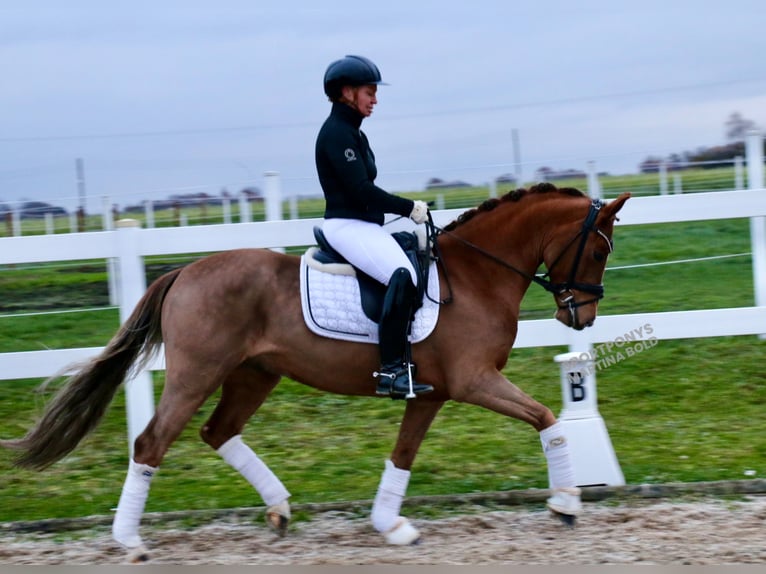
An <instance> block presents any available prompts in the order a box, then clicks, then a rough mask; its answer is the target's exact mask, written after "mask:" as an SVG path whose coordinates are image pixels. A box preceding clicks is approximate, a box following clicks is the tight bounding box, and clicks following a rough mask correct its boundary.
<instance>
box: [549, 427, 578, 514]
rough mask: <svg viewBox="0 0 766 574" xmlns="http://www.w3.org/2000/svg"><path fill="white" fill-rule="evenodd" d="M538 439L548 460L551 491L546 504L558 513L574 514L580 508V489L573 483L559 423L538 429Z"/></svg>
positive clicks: (565, 441) (573, 479)
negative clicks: (551, 493)
mask: <svg viewBox="0 0 766 574" xmlns="http://www.w3.org/2000/svg"><path fill="white" fill-rule="evenodd" d="M540 440H541V441H542V443H543V452H545V458H546V460H547V461H548V482H549V484H550V487H551V490H552V491H553V495H552V496H551V497H550V498H548V500H547V506H548V508H550V509H551V510H553V511H555V512H558V513H559V514H566V515H569V516H575V515H576V514H577V513H578V512H580V511H581V510H582V503H581V501H580V489H579V488H577V486H576V484H575V476H574V468H573V466H572V455H571V453H570V452H569V443H568V442H567V439H566V437H565V436H564V433H563V431H562V429H561V423H558V422H557V423H556V424H554V425H553V426H550V427H548V428H547V429H543V430H542V431H540Z"/></svg>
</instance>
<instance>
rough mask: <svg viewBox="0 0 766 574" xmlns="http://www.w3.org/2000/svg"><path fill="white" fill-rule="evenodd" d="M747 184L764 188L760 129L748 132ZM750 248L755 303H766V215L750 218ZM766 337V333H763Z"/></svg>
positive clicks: (749, 186) (762, 337)
mask: <svg viewBox="0 0 766 574" xmlns="http://www.w3.org/2000/svg"><path fill="white" fill-rule="evenodd" d="M746 148H747V150H746V151H747V186H748V188H749V189H762V188H763V187H764V178H763V135H762V134H761V132H760V131H758V130H753V131H751V132H749V133H748V134H747V146H746ZM750 250H751V252H752V254H753V255H752V257H753V283H754V289H755V304H756V306H758V307H760V306H763V305H766V217H764V216H762V215H761V216H757V217H751V218H750ZM761 339H766V334H764V335H761Z"/></svg>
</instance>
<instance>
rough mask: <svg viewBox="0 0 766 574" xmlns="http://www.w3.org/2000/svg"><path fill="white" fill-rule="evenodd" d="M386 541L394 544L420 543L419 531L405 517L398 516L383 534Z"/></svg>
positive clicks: (412, 544) (413, 544)
mask: <svg viewBox="0 0 766 574" xmlns="http://www.w3.org/2000/svg"><path fill="white" fill-rule="evenodd" d="M384 536H385V537H386V542H388V543H389V544H394V545H396V546H409V545H411V546H415V545H417V544H420V532H419V531H418V529H417V528H415V527H414V526H413V525H412V524H411V523H410V521H409V520H407V519H406V518H401V517H400V518H399V522H398V523H397V524H396V526H394V527H393V528H392V529H391V530H389V531H388V532H386V533H385V534H384Z"/></svg>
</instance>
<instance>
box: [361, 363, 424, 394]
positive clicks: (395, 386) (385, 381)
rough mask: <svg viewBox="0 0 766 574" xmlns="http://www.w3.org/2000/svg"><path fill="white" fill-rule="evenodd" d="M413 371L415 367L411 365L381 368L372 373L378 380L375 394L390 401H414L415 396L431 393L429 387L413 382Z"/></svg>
mask: <svg viewBox="0 0 766 574" xmlns="http://www.w3.org/2000/svg"><path fill="white" fill-rule="evenodd" d="M414 369H415V365H414V364H412V363H406V364H404V363H402V364H400V365H387V366H384V367H381V369H380V371H375V372H374V373H372V376H373V377H375V378H376V379H378V386H377V388H376V389H375V394H376V395H380V396H384V397H391V398H392V399H414V398H415V397H416V396H417V395H421V394H424V393H430V392H431V391H433V390H434V388H433V387H432V386H431V385H424V384H421V383H416V382H415V380H414V378H413V370H414Z"/></svg>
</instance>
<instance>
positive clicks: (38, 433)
mask: <svg viewBox="0 0 766 574" xmlns="http://www.w3.org/2000/svg"><path fill="white" fill-rule="evenodd" d="M180 272H181V269H180V268H179V269H175V270H173V271H170V272H169V273H166V274H165V275H163V276H161V277H160V278H159V279H157V280H156V281H154V282H153V283H152V284H151V285H150V286H149V288H148V289H147V291H146V293H145V294H144V296H143V297H142V298H141V300H140V301H139V302H138V304H137V305H136V308H135V309H134V310H133V313H132V314H131V315H130V317H128V319H127V321H125V323H124V324H123V325H122V326H121V327H120V329H119V331H117V333H116V334H115V335H114V337H112V339H111V341H109V343H108V344H107V346H106V347H105V348H104V350H103V351H102V352H101V354H100V355H98V356H97V357H95V358H93V359H91V360H89V361H87V362H86V363H84V364H82V365H81V366H79V368H78V370H77V371H76V372H75V374H73V375H71V376H70V377H68V378H67V379H66V380H65V383H64V385H63V386H62V387H61V389H60V390H59V391H58V392H57V393H56V394H55V395H54V397H53V398H52V399H51V401H50V402H49V403H48V404H47V405H46V407H45V411H44V412H43V415H42V418H41V419H40V420H39V421H38V422H37V424H35V426H34V427H32V428H31V429H30V430H29V432H28V433H27V434H26V436H24V437H23V438H20V439H14V440H4V441H0V446H4V447H6V448H11V449H14V450H19V451H21V454H19V456H18V457H17V458H16V459H15V460H14V465H15V466H19V467H23V468H31V469H35V470H42V469H44V468H46V467H48V466H50V465H52V464H53V463H54V462H56V461H58V460H60V459H62V458H64V457H65V456H66V455H67V454H69V453H70V452H72V451H73V450H74V449H75V447H76V446H77V445H78V444H79V443H80V441H81V440H82V439H83V438H85V436H86V435H87V434H88V433H90V432H91V431H92V430H93V429H95V428H96V426H98V423H99V422H100V421H101V418H102V417H103V415H104V413H105V412H106V409H107V407H108V406H109V403H110V402H111V401H112V399H113V398H114V395H115V393H116V392H117V389H118V388H119V386H120V384H122V382H123V381H124V380H125V377H126V376H127V375H128V373H129V372H137V371H139V370H140V369H142V368H143V367H144V366H145V365H146V363H147V362H148V361H149V360H150V359H151V358H152V356H153V355H154V353H155V352H156V351H157V349H158V348H159V346H160V345H161V344H162V328H161V327H162V325H161V315H162V302H163V301H164V299H165V295H166V294H167V292H168V290H169V289H170V287H171V285H173V283H174V282H175V280H176V278H177V277H178V274H179V273H180ZM139 359H140V360H139ZM60 378H62V376H61V375H54V376H52V377H50V378H49V379H48V380H46V381H45V382H44V383H43V387H45V386H46V385H48V384H49V383H50V382H51V381H53V380H56V379H60Z"/></svg>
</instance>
